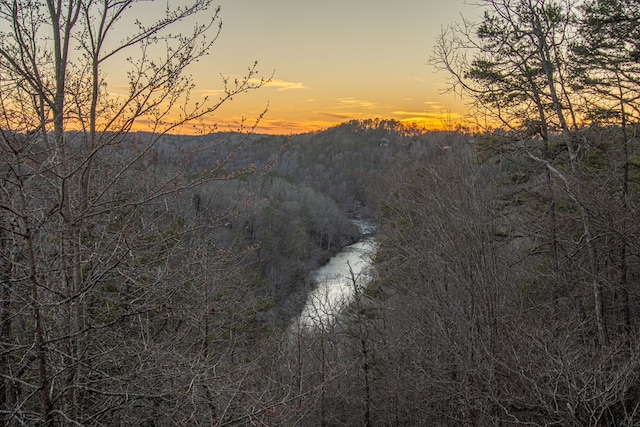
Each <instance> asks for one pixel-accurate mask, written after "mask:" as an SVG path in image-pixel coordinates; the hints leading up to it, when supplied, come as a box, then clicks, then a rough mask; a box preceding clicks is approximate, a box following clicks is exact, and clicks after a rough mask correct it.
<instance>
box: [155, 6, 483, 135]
mask: <svg viewBox="0 0 640 427" xmlns="http://www.w3.org/2000/svg"><path fill="white" fill-rule="evenodd" d="M174 3H175V2H170V4H172V5H173V4H174ZM214 4H217V5H220V7H221V20H222V23H223V24H222V25H223V26H222V33H221V34H220V37H219V39H218V40H217V41H216V43H215V44H214V46H213V50H212V51H211V54H210V55H209V56H207V57H205V58H204V59H203V60H201V61H200V62H199V63H198V64H197V65H196V67H195V68H192V69H191V70H190V71H191V73H192V74H193V77H194V82H195V85H196V92H195V94H196V95H197V94H215V93H216V91H219V90H220V89H221V87H222V84H221V77H220V76H221V74H222V75H225V76H231V77H232V78H233V77H234V76H241V75H243V74H244V73H245V72H246V70H247V68H248V67H250V66H251V65H252V64H253V63H254V61H258V70H259V71H260V75H261V76H262V77H265V78H268V77H270V76H271V75H273V77H272V81H271V82H270V83H269V84H267V85H266V86H265V87H262V88H260V89H258V90H255V91H250V92H249V93H246V94H242V95H239V96H237V97H235V98H234V99H233V101H232V102H231V103H228V104H225V105H224V106H223V107H222V108H221V109H220V110H218V112H217V113H216V115H215V117H213V119H212V120H213V121H215V122H216V123H217V126H218V130H229V129H231V130H237V128H238V125H239V123H240V122H241V120H242V118H243V117H244V118H245V119H246V123H248V124H251V123H253V122H254V121H255V119H256V118H257V117H258V116H259V115H260V113H261V112H262V111H264V109H265V108H267V105H268V111H267V113H266V115H265V116H264V118H263V119H262V120H261V121H260V124H259V126H258V128H257V129H256V131H257V132H259V133H271V134H292V133H294V134H295V133H302V132H308V131H316V130H321V129H325V128H328V127H331V126H334V125H337V124H339V123H342V122H344V121H347V120H351V119H367V118H381V119H396V120H400V121H402V122H406V123H408V124H411V123H415V124H416V125H417V126H419V127H426V128H429V129H432V128H439V127H442V123H443V121H444V120H453V121H457V120H458V119H460V118H461V117H462V115H463V114H464V104H463V102H461V101H460V100H459V99H457V98H456V97H454V96H453V95H452V94H442V93H441V92H442V90H443V89H444V88H445V86H446V77H447V76H446V74H445V73H443V72H438V73H437V72H436V71H435V70H434V69H433V68H432V67H431V66H430V65H428V58H429V56H430V55H431V52H432V49H433V45H434V43H435V39H436V37H437V35H438V34H439V33H440V31H441V29H442V27H443V26H446V25H448V24H450V23H453V22H457V21H460V20H461V17H462V16H464V17H466V18H471V19H473V20H475V16H476V15H478V14H479V13H480V12H479V9H478V7H477V6H473V5H471V4H469V3H468V2H466V1H464V0H446V1H436V0H322V1H318V0H217V1H215V2H214ZM151 5H153V6H151ZM163 6H164V3H163V2H152V3H149V7H158V8H160V11H161V10H162V8H163Z"/></svg>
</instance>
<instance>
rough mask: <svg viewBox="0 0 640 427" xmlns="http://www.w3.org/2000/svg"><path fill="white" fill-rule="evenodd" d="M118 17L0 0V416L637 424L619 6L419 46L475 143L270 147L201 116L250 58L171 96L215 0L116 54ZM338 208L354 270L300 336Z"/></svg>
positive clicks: (199, 422) (250, 80)
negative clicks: (355, 260)
mask: <svg viewBox="0 0 640 427" xmlns="http://www.w3.org/2000/svg"><path fill="white" fill-rule="evenodd" d="M135 5H136V1H135V0H126V1H121V0H118V1H111V0H105V1H104V2H83V1H81V2H76V1H60V2H46V4H45V2H39V1H34V2H28V4H27V3H24V4H23V3H22V2H3V3H0V21H2V23H3V25H2V26H0V28H1V34H2V37H0V152H1V154H0V159H1V160H0V188H1V193H0V425H1V426H33V425H42V426H141V427H142V426H145V427H151V426H157V427H159V426H205V425H206V426H294V425H304V426H362V425H364V426H375V425H384V426H407V425H409V426H414V425H434V426H460V425H466V426H487V425H495V426H498V425H499V426H517V425H528V426H549V425H562V426H594V427H595V426H633V425H638V424H640V342H639V340H638V337H639V332H640V289H639V287H638V286H639V284H640V259H639V256H640V222H639V221H638V210H637V209H638V205H639V203H640V141H639V139H638V131H639V127H638V126H639V125H638V123H639V118H640V117H639V116H640V102H639V99H640V96H639V95H640V43H639V40H640V4H639V3H638V2H637V1H635V0H588V1H581V2H573V1H571V0H566V1H548V0H517V1H503V0H483V1H481V2H480V5H479V7H481V8H482V9H483V11H484V12H485V13H484V15H482V18H481V19H480V21H479V22H478V23H476V24H473V23H471V22H467V21H463V22H461V23H459V24H454V25H452V26H450V27H446V28H445V29H444V30H443V32H442V35H441V37H440V38H439V39H438V40H437V41H436V45H435V49H434V52H433V55H432V57H431V58H430V61H431V62H432V63H433V64H434V65H436V66H438V67H440V68H441V69H442V70H443V72H444V73H446V75H448V76H449V77H450V89H451V90H452V91H454V92H456V93H458V94H460V95H462V96H463V98H464V99H467V100H468V101H469V115H470V117H474V118H475V119H476V121H475V125H477V126H478V128H479V129H482V130H481V131H478V132H475V131H474V132H473V133H472V132H469V131H468V130H467V129H469V128H464V127H459V128H457V129H449V130H440V131H433V130H432V131H429V130H426V129H420V128H418V127H416V126H406V125H404V124H402V123H400V122H397V121H395V120H385V119H370V120H362V121H356V120H353V121H349V122H345V123H343V124H341V125H339V126H336V127H332V128H329V129H326V130H323V131H319V132H313V133H308V134H300V135H289V136H270V135H260V134H256V133H254V132H251V129H250V127H249V129H245V130H244V131H239V132H213V129H211V128H209V127H207V126H206V125H205V124H204V121H203V119H204V118H205V117H207V116H209V115H211V114H213V113H216V112H217V111H218V109H219V108H220V107H221V106H222V105H223V104H225V103H226V102H229V101H230V100H231V99H232V98H233V97H235V96H242V94H243V93H245V92H247V91H251V90H256V89H257V90H259V88H260V86H262V85H263V84H264V83H265V81H266V80H261V79H259V78H258V73H257V70H256V67H255V66H252V67H249V68H248V71H247V75H246V76H245V77H244V78H239V79H236V80H235V81H232V80H229V79H225V80H224V83H225V88H226V90H225V92H224V94H223V95H222V96H221V97H220V98H219V99H215V100H214V99H208V100H206V101H205V102H203V103H198V104H195V105H192V104H189V102H188V101H189V99H190V97H189V96H190V94H191V91H192V89H193V85H192V82H191V80H190V79H189V77H188V69H189V67H190V66H191V65H192V64H193V63H194V62H195V61H198V60H199V59H201V58H202V57H204V56H205V55H207V54H208V53H209V51H210V48H211V46H212V43H213V42H214V41H215V37H204V36H205V35H210V33H211V31H213V35H214V36H215V35H216V34H217V33H216V31H220V25H219V24H220V18H219V15H218V9H212V8H211V5H210V2H208V1H200V0H197V1H194V2H193V3H192V4H191V6H186V7H178V8H175V9H172V8H171V7H170V6H169V5H167V8H168V9H167V12H166V16H165V17H164V18H162V19H160V20H158V21H156V22H155V23H151V24H142V23H139V26H138V27H137V30H136V31H134V33H132V34H130V35H129V36H127V37H126V38H125V39H123V40H122V41H121V44H117V43H115V44H114V41H113V39H112V38H111V36H110V35H111V34H112V32H114V31H117V28H118V26H117V24H118V22H119V20H120V18H121V17H123V16H126V15H127V13H130V12H131V9H130V8H131V7H134V6H135ZM203 14H204V16H208V17H209V19H210V21H209V22H208V24H205V25H202V24H200V25H196V26H194V30H193V33H189V34H182V35H180V36H173V35H171V32H170V28H171V26H172V25H173V24H175V23H177V22H181V21H182V20H188V19H191V18H194V17H201V16H203ZM157 43H162V45H163V55H162V56H161V58H160V59H159V60H151V59H150V58H151V57H153V54H154V52H155V51H154V46H156V44H157ZM124 51H127V52H128V53H131V57H130V58H129V65H130V66H131V70H132V71H130V73H129V75H128V76H129V82H130V86H129V89H128V92H127V95H121V96H117V97H115V96H110V95H109V93H108V91H107V89H106V87H105V85H104V84H103V74H102V67H103V65H104V64H105V63H106V62H108V61H109V60H110V59H111V58H112V57H114V56H115V55H117V54H119V53H120V52H124ZM136 52H137V53H136ZM175 108H181V109H180V114H179V115H175V114H173V113H172V112H173V111H174V110H175ZM138 122H144V123H147V124H150V125H149V128H148V129H147V130H146V131H138V130H137V129H138V127H136V126H135V125H136V124H137V123H138ZM186 125H191V126H192V129H193V130H194V131H197V132H195V134H193V132H192V133H191V134H189V135H185V134H184V133H181V132H179V130H180V129H184V126H186ZM355 219H361V220H367V221H370V222H371V223H375V224H376V225H377V232H376V236H375V238H376V241H377V251H376V254H375V257H374V259H373V268H372V269H371V271H368V272H367V274H368V275H369V277H370V281H369V282H368V283H367V284H366V286H363V285H362V284H361V282H358V281H357V277H355V275H351V276H347V277H346V279H347V280H351V281H352V284H353V298H352V299H351V300H350V303H349V305H348V306H346V307H344V309H343V310H342V312H341V313H340V314H339V316H338V317H337V318H335V320H334V321H333V322H332V323H330V324H328V325H323V327H318V328H309V327H301V326H300V324H299V322H298V321H297V319H298V318H299V315H300V312H301V310H302V308H303V305H304V303H305V301H306V298H307V295H308V294H309V293H310V292H311V291H312V289H313V288H314V286H315V285H316V283H314V281H313V280H312V272H313V271H315V270H316V269H317V268H318V267H319V266H321V265H323V264H324V263H326V262H327V260H329V259H330V258H331V256H332V255H334V254H336V253H338V252H339V251H341V250H342V249H343V248H344V247H345V246H347V245H349V244H351V243H354V242H356V241H358V240H360V239H362V238H363V234H362V231H361V230H360V229H359V228H358V227H357V226H356V224H355V223H354V220H355Z"/></svg>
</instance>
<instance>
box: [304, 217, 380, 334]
mask: <svg viewBox="0 0 640 427" xmlns="http://www.w3.org/2000/svg"><path fill="white" fill-rule="evenodd" d="M354 222H355V223H356V225H358V227H360V230H361V231H362V232H363V233H367V234H370V233H372V232H373V231H374V230H375V227H374V226H373V225H371V224H369V223H366V222H364V221H354ZM375 250H376V242H375V239H374V238H373V237H369V238H367V239H365V240H362V241H360V242H358V243H355V244H353V245H350V246H347V247H346V248H344V249H343V250H342V252H340V253H338V254H336V255H335V256H334V257H333V258H331V259H330V260H329V262H328V263H327V264H325V265H324V266H322V267H320V268H319V269H318V270H316V271H315V273H314V274H313V279H314V281H315V282H316V283H317V287H316V289H315V290H314V291H313V292H311V294H309V296H308V298H307V302H306V304H305V307H304V309H303V310H302V313H301V315H300V318H299V322H300V324H301V326H304V327H307V328H313V327H324V326H328V325H329V324H331V323H332V322H333V321H334V320H335V318H336V316H337V315H338V314H339V313H340V311H341V309H342V308H343V307H344V306H345V305H346V304H348V303H349V302H350V301H351V299H352V297H353V293H354V290H355V289H356V288H357V287H362V286H366V284H367V283H368V282H369V281H370V280H371V274H370V273H371V271H370V270H371V268H370V267H371V257H372V256H373V255H374V254H375Z"/></svg>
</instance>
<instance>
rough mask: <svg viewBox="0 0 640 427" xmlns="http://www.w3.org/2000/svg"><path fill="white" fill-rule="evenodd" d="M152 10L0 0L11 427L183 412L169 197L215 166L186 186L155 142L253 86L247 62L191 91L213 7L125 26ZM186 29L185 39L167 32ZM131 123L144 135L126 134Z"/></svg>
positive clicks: (176, 219) (184, 9)
mask: <svg viewBox="0 0 640 427" xmlns="http://www.w3.org/2000/svg"><path fill="white" fill-rule="evenodd" d="M149 7H154V8H155V7H156V6H155V5H153V4H149V3H148V2H140V1H136V0H126V1H115V0H114V1H112V0H105V1H100V2H98V1H91V0H89V1H80V0H68V1H53V0H47V1H44V0H43V1H34V2H28V3H24V2H18V1H13V2H5V3H2V4H1V5H0V22H1V24H0V26H1V27H2V29H3V31H2V34H1V37H0V38H1V40H0V74H1V75H2V77H1V78H0V93H1V95H0V120H1V122H2V124H1V125H0V127H1V129H2V131H1V134H0V150H1V151H2V159H3V160H2V164H1V165H0V169H1V176H2V185H1V189H2V196H1V199H0V224H1V225H0V238H1V240H2V258H3V262H2V266H3V269H2V271H3V276H2V293H3V303H2V308H1V310H2V315H1V318H2V338H1V340H2V354H3V357H2V368H1V370H0V371H1V373H2V385H3V387H2V388H1V391H2V396H1V397H0V404H1V405H2V407H1V408H0V411H1V415H2V419H3V423H4V424H5V425H9V424H10V425H26V424H31V425H32V424H36V423H38V424H44V425H51V426H52V425H101V424H103V423H108V424H111V425H118V424H120V425H122V424H130V423H131V422H132V419H136V420H144V419H145V418H147V417H148V418H149V419H154V417H158V419H160V418H163V417H164V418H165V419H166V418H169V419H171V418H174V419H180V417H182V416H183V415H184V412H183V409H184V408H186V406H184V405H183V404H182V403H180V399H181V398H178V397H177V396H180V394H181V393H186V392H188V390H189V387H190V385H189V384H190V382H189V380H188V377H184V378H180V375H173V374H170V372H171V369H178V370H181V369H182V368H185V369H186V371H184V372H187V371H188V370H189V368H190V366H191V365H190V364H189V363H188V362H187V361H186V360H183V361H180V360H181V359H180V358H181V356H180V352H179V351H177V348H176V347H173V346H172V345H167V343H168V342H167V341H163V340H162V339H161V337H163V336H165V335H166V333H167V332H168V328H169V326H168V325H169V323H167V321H166V319H168V318H171V316H172V314H171V309H172V308H173V307H171V306H172V304H171V303H170V302H171V301H172V300H174V297H175V292H176V290H177V289H179V288H180V286H182V285H181V284H184V283H185V282H184V281H185V278H186V277H188V275H186V274H185V273H186V271H185V270H184V269H181V268H180V265H179V259H180V257H181V256H183V255H182V249H181V248H182V246H181V245H182V244H183V243H184V236H185V232H186V230H187V229H188V224H186V223H185V222H184V219H183V218H181V217H180V215H179V214H177V213H176V212H175V211H172V210H171V209H169V207H168V202H169V201H170V199H171V198H170V197H169V196H170V195H172V194H177V193H176V192H177V191H180V190H181V189H184V188H186V187H188V186H194V185H197V184H198V183H202V182H204V181H206V180H208V179H213V178H221V177H222V175H221V172H222V169H221V167H219V168H214V169H210V170H207V171H205V173H204V174H203V175H201V176H196V177H192V178H190V179H189V180H187V179H185V174H184V172H185V170H186V169H185V167H186V163H183V164H182V166H176V167H171V168H163V167H161V166H159V165H158V162H157V157H156V156H157V154H156V153H155V152H154V147H155V146H156V145H157V143H158V141H160V139H161V138H162V136H163V135H166V134H167V133H169V132H172V131H177V130H179V129H184V126H185V125H189V124H190V125H193V126H196V129H200V130H201V131H206V130H207V129H210V128H207V127H206V123H205V121H204V119H206V118H208V117H209V116H210V115H211V114H212V113H214V112H215V111H216V110H217V109H218V108H219V107H220V106H221V105H223V104H224V103H225V102H227V101H228V100H230V99H231V98H232V97H233V96H234V95H237V94H239V93H242V92H246V91H248V90H250V89H254V88H257V87H259V86H261V83H260V82H258V83H254V78H255V76H256V72H257V71H256V68H255V65H254V66H252V67H250V68H249V70H248V72H247V74H246V75H245V76H244V77H241V78H239V79H235V80H231V79H229V78H223V84H224V87H225V90H224V93H223V95H222V96H221V97H220V98H219V99H210V98H204V99H201V100H196V99H193V97H192V92H191V90H192V89H193V82H192V79H191V78H190V76H189V75H188V74H187V72H188V69H189V66H190V65H192V64H193V63H195V62H196V61H198V60H200V59H202V58H204V57H205V56H206V55H207V54H208V53H209V51H210V48H211V46H212V44H213V43H214V42H215V40H216V38H217V36H218V34H219V31H220V23H221V22H220V17H219V9H218V8H214V7H212V4H211V2H210V1H207V0H195V1H193V2H191V3H189V4H187V5H181V6H176V7H172V6H168V5H166V7H165V9H164V11H163V16H162V17H161V18H159V19H157V20H155V21H149V20H147V19H144V18H139V19H136V20H134V22H130V23H128V21H131V20H132V19H131V18H132V17H133V16H143V15H144V13H143V14H139V13H138V12H140V11H141V10H144V9H145V8H147V9H148V8H149ZM196 19H204V21H203V22H196ZM189 22H191V23H192V29H191V32H189V33H180V32H175V31H176V30H175V29H176V28H177V25H178V24H185V23H186V24H188V23H189ZM118 61H119V62H120V63H122V62H124V61H126V63H127V64H128V70H124V71H123V73H126V74H125V76H126V80H127V83H128V88H127V90H126V91H125V92H124V93H119V94H117V93H110V92H109V91H108V89H109V87H108V84H107V79H106V75H105V69H106V66H107V64H109V63H111V62H118ZM141 125H144V126H145V127H144V129H145V130H147V131H148V132H147V133H144V134H135V135H133V134H130V131H131V130H133V129H141V128H140V127H139V126H141ZM154 159H155V160H154ZM203 262H204V261H203ZM163 319H164V320H163ZM176 328H178V327H177V326H176ZM177 330H182V329H176V331H177ZM184 337H185V339H186V338H191V336H190V335H189V334H188V333H187V332H185V335H184ZM177 341H178V342H180V341H181V340H177ZM183 356H184V355H183ZM198 357H199V356H198ZM191 367H192V366H191ZM195 375H197V374H195ZM159 384H164V385H163V386H161V387H159ZM163 401H166V402H172V403H171V404H168V405H166V406H164V407H163V406H161V405H160V403H161V402H163ZM153 402H155V406H154V404H153ZM183 402H186V400H184V401H183ZM161 413H162V414H163V415H162V416H161V415H159V414H161ZM185 421H186V420H183V421H182V422H185Z"/></svg>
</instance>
